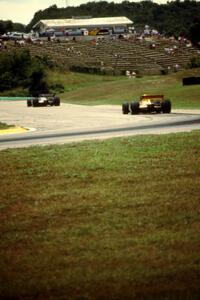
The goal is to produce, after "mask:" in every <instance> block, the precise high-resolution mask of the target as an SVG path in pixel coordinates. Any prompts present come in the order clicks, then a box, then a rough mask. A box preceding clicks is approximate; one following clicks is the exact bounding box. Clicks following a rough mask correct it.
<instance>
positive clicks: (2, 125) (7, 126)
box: [0, 122, 14, 130]
mask: <svg viewBox="0 0 200 300" xmlns="http://www.w3.org/2000/svg"><path fill="white" fill-rule="evenodd" d="M12 127H14V125H8V124H6V123H4V122H0V130H1V129H9V128H12Z"/></svg>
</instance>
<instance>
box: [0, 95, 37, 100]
mask: <svg viewBox="0 0 200 300" xmlns="http://www.w3.org/2000/svg"><path fill="white" fill-rule="evenodd" d="M31 99H33V97H9V96H6V97H0V100H2V101H26V100H31Z"/></svg>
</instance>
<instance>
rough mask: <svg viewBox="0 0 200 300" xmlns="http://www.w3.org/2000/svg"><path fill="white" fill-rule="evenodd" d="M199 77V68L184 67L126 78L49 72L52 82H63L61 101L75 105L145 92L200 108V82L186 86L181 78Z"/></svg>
mask: <svg viewBox="0 0 200 300" xmlns="http://www.w3.org/2000/svg"><path fill="white" fill-rule="evenodd" d="M187 76H200V69H192V70H185V71H182V72H178V73H173V74H169V75H165V76H163V75H162V76H144V77H142V78H136V79H130V80H129V79H127V78H126V77H124V76H123V77H113V76H98V75H89V74H88V75H87V74H78V73H66V74H60V73H57V72H50V73H49V79H48V80H49V82H50V84H53V83H62V84H63V86H64V87H65V92H64V93H63V94H60V97H61V99H62V101H64V102H69V103H74V104H86V105H99V104H119V105H121V103H122V102H124V101H132V100H135V99H139V97H140V95H142V94H148V93H153V94H155V93H156V94H157V93H158V94H164V95H165V97H166V98H168V99H171V101H172V104H173V107H174V108H200V88H199V85H191V86H183V85H182V78H183V77H187Z"/></svg>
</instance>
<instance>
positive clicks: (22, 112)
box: [0, 101, 200, 132]
mask: <svg viewBox="0 0 200 300" xmlns="http://www.w3.org/2000/svg"><path fill="white" fill-rule="evenodd" d="M194 114H200V110H172V113H171V114H143V115H142V114H140V115H137V116H135V115H131V114H128V115H123V114H122V110H121V106H120V105H99V106H85V105H74V104H67V103H61V105H60V106H46V107H27V105H26V101H15V102H14V101H0V122H5V123H7V124H9V125H10V124H13V125H16V126H21V127H23V128H28V129H30V130H36V131H37V132H47V131H48V132H49V131H55V130H56V131H59V130H84V129H86V130H88V129H91V130H93V129H100V128H115V127H125V126H132V125H133V126H137V125H143V124H152V123H155V124H159V123H160V122H165V121H166V122H168V121H176V120H180V119H181V117H182V116H183V115H184V116H185V115H188V116H189V115H194Z"/></svg>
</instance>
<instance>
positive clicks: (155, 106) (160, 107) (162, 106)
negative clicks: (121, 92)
mask: <svg viewBox="0 0 200 300" xmlns="http://www.w3.org/2000/svg"><path fill="white" fill-rule="evenodd" d="M171 107H172V105H171V101H170V100H169V99H165V98H164V95H147V94H144V95H142V96H141V97H140V100H136V101H132V102H131V103H130V104H129V103H128V102H125V103H123V104H122V112H123V114H128V113H129V112H131V114H132V115H136V114H139V113H152V112H155V113H165V114H169V113H170V112H171Z"/></svg>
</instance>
